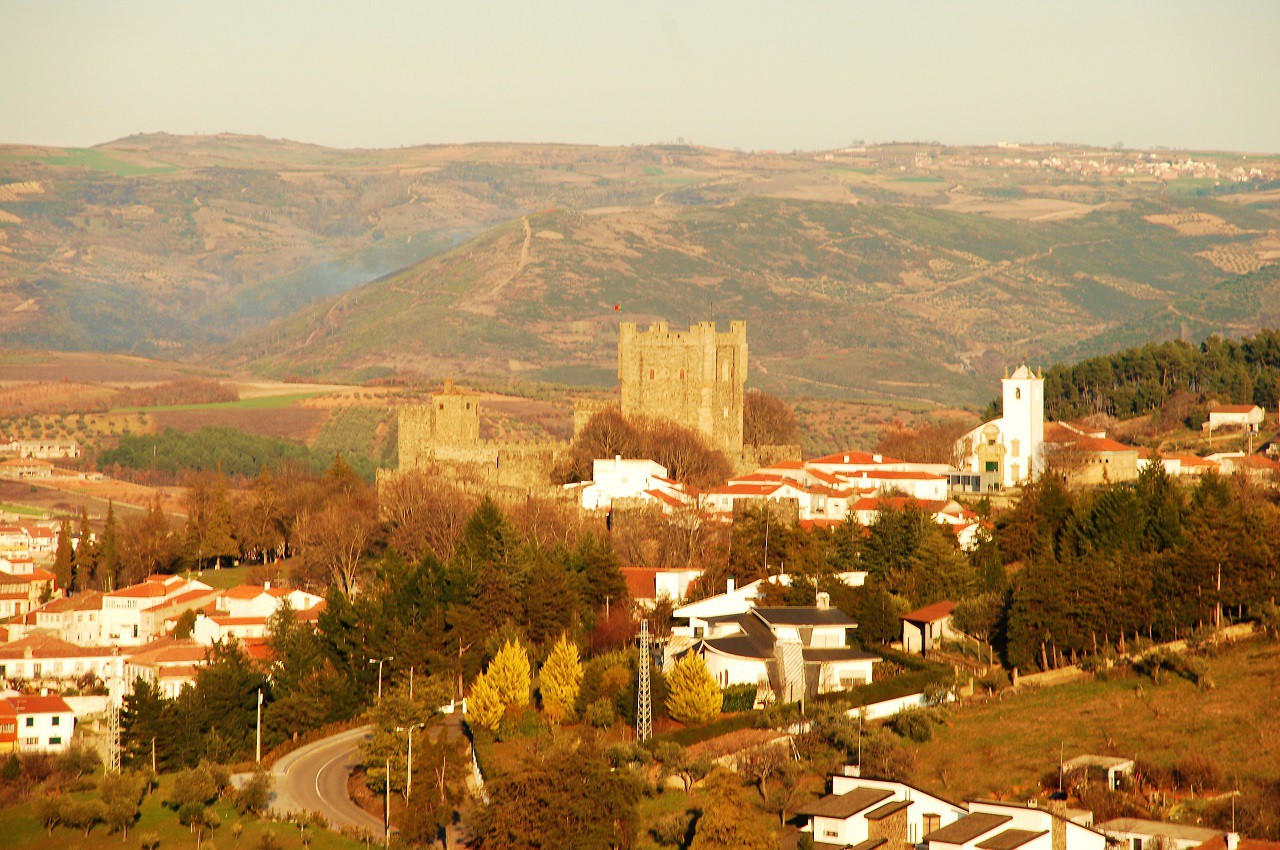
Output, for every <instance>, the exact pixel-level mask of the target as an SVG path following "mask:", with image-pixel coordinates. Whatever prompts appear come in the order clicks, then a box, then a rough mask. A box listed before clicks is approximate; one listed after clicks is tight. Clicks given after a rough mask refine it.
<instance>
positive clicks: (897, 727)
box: [889, 710, 933, 744]
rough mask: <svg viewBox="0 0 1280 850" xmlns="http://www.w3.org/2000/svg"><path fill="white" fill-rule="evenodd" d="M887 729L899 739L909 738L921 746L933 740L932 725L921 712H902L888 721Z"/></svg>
mask: <svg viewBox="0 0 1280 850" xmlns="http://www.w3.org/2000/svg"><path fill="white" fill-rule="evenodd" d="M889 728H890V729H892V730H893V731H894V732H895V733H896V734H897V735H898V737H900V738H910V739H911V740H913V741H915V742H916V743H917V744H923V743H925V742H926V741H928V740H930V739H932V738H933V723H931V722H930V720H929V717H928V716H927V715H926V714H925V713H924V712H923V711H911V710H904V711H900V712H898V713H897V714H896V715H894V717H893V719H892V720H890V721H889Z"/></svg>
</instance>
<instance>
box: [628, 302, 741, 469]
mask: <svg viewBox="0 0 1280 850" xmlns="http://www.w3.org/2000/svg"><path fill="white" fill-rule="evenodd" d="M618 331H619V333H618V382H619V384H620V386H621V406H622V413H623V415H624V416H628V417H630V416H649V417H654V418H662V419H670V420H674V421H676V422H678V423H680V424H681V425H684V426H686V427H688V428H693V429H694V430H696V431H698V432H699V433H701V434H702V435H703V436H704V437H706V438H707V441H708V442H709V443H710V444H711V445H712V446H714V447H715V448H717V449H720V450H721V451H723V452H725V453H726V454H727V455H728V456H729V457H730V458H737V457H741V455H742V410H743V402H744V392H745V384H746V380H747V324H746V322H730V323H729V330H728V331H727V332H723V333H721V332H717V331H716V326H715V323H714V322H699V323H698V324H696V325H694V326H693V327H691V328H689V329H688V330H687V331H672V330H671V329H670V327H669V326H668V325H667V323H666V322H655V323H653V324H652V325H650V326H649V329H648V330H644V331H641V330H637V328H636V326H635V323H633V322H623V323H622V324H621V325H620V326H619V328H618Z"/></svg>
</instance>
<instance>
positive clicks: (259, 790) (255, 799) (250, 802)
mask: <svg viewBox="0 0 1280 850" xmlns="http://www.w3.org/2000/svg"><path fill="white" fill-rule="evenodd" d="M271 785H272V783H271V776H270V775H269V774H268V773H267V772H266V771H262V770H260V771H258V772H257V773H255V774H253V776H250V777H249V779H248V780H247V781H246V782H245V783H244V785H242V786H240V790H238V791H236V796H235V807H236V811H237V812H239V813H240V814H242V815H243V814H246V813H249V812H252V813H253V814H255V815H256V814H260V813H262V812H263V811H264V810H265V809H266V808H267V804H268V803H270V802H271Z"/></svg>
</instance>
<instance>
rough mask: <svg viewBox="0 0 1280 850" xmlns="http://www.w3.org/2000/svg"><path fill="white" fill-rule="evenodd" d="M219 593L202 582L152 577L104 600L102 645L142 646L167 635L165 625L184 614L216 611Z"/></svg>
mask: <svg viewBox="0 0 1280 850" xmlns="http://www.w3.org/2000/svg"><path fill="white" fill-rule="evenodd" d="M217 597H218V592H217V591H215V590H214V589H213V588H211V587H209V585H207V584H205V583H204V582H201V581H188V580H187V579H184V578H182V577H181V576H171V575H152V576H148V577H147V579H146V580H145V581H142V582H139V583H138V584H134V585H130V586H129V587H123V588H121V589H119V590H113V591H111V592H110V593H107V594H105V595H104V596H103V599H102V633H101V636H100V638H99V641H98V642H99V643H105V644H114V645H117V646H141V645H142V644H145V643H148V642H149V641H151V640H153V639H154V638H157V637H159V636H160V635H162V634H163V633H164V627H165V621H166V620H168V619H172V618H174V617H177V616H178V615H180V614H181V613H182V612H183V611H187V610H199V609H200V608H204V607H206V606H207V607H209V608H212V607H213V605H214V601H215V600H216V599H217Z"/></svg>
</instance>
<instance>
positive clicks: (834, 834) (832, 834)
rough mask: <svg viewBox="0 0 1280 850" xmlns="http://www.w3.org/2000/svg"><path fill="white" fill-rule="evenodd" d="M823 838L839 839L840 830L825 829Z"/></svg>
mask: <svg viewBox="0 0 1280 850" xmlns="http://www.w3.org/2000/svg"><path fill="white" fill-rule="evenodd" d="M822 837H823V838H839V837H840V833H839V831H838V830H834V829H824V830H822Z"/></svg>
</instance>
